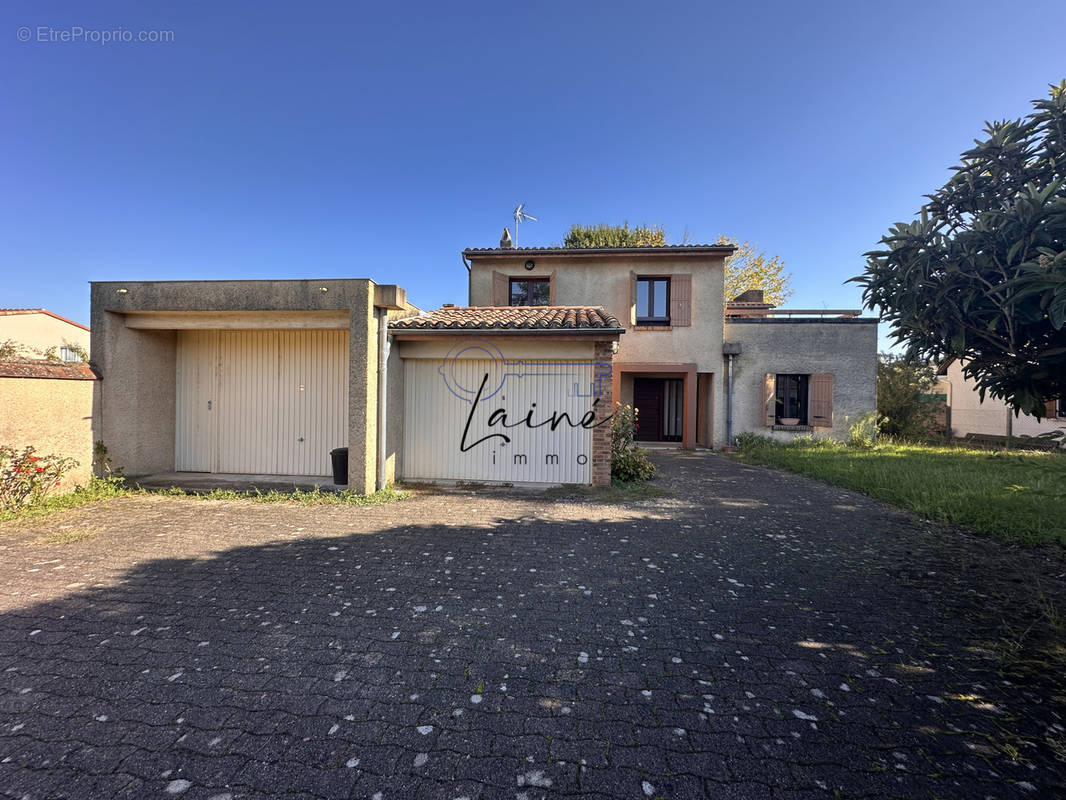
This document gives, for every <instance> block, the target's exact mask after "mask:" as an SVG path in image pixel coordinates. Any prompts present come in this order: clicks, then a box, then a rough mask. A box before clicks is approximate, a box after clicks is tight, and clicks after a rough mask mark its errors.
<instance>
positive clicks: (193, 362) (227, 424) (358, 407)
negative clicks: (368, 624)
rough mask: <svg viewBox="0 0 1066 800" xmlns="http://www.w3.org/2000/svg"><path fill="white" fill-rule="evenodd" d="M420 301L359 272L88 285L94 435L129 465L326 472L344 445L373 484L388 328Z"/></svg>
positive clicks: (384, 466) (380, 459)
mask: <svg viewBox="0 0 1066 800" xmlns="http://www.w3.org/2000/svg"><path fill="white" fill-rule="evenodd" d="M417 311H418V309H416V308H415V307H414V306H411V305H409V304H408V303H407V301H406V296H405V293H404V291H403V290H402V289H400V288H399V287H397V286H393V285H378V284H375V283H374V282H373V281H371V280H366V279H351V280H317V281H313V280H306V281H174V282H106V283H105V282H98V283H93V284H92V321H91V326H90V327H91V330H92V352H93V363H94V366H95V368H96V370H97V373H98V374H99V376H100V378H101V380H100V381H99V382H98V383H97V384H96V396H95V398H94V404H93V431H94V438H95V439H96V440H98V441H102V442H103V443H104V445H105V447H106V448H107V450H108V456H109V457H110V458H111V461H112V463H113V464H114V465H115V466H116V467H119V468H121V469H122V470H123V471H124V472H125V474H126V475H128V476H143V475H150V474H158V473H169V472H173V471H176V470H182V471H195V472H205V473H249V474H272V475H287V476H301V475H304V476H323V475H327V474H329V473H330V461H329V452H330V450H332V449H334V448H338V447H347V448H348V449H349V460H348V485H349V487H350V488H351V489H353V490H355V491H359V492H372V491H374V490H375V488H377V487H380V486H383V485H384V484H385V483H387V482H389V481H391V480H392V479H393V477H394V476H395V471H396V457H395V452H396V450H395V443H394V446H393V448H391V449H390V448H389V446H388V443H387V442H385V441H383V439H382V438H379V436H378V431H379V430H381V429H382V428H383V425H382V422H384V420H379V418H378V413H379V408H378V406H379V397H384V396H387V395H386V394H385V393H384V384H383V382H382V378H385V379H386V380H387V367H388V364H387V356H386V359H385V360H382V359H381V358H380V356H381V354H382V353H386V354H387V353H388V347H387V341H386V337H385V330H386V326H387V322H388V318H389V317H390V316H392V317H394V318H395V317H400V316H404V315H408V314H412V313H417ZM397 366H398V364H397ZM379 389H380V392H381V393H379Z"/></svg>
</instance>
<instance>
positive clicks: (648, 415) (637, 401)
mask: <svg viewBox="0 0 1066 800" xmlns="http://www.w3.org/2000/svg"><path fill="white" fill-rule="evenodd" d="M633 405H635V406H636V407H637V410H638V411H639V412H640V413H639V414H638V415H637V435H636V437H635V438H636V440H637V441H638V442H661V441H662V440H663V382H662V379H661V378H634V379H633Z"/></svg>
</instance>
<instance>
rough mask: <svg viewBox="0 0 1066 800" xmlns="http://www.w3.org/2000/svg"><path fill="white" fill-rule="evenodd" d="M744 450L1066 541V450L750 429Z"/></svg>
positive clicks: (925, 512)
mask: <svg viewBox="0 0 1066 800" xmlns="http://www.w3.org/2000/svg"><path fill="white" fill-rule="evenodd" d="M739 444H740V445H741V448H740V454H739V458H741V459H742V460H745V461H749V462H752V463H756V464H767V465H770V466H774V467H782V468H784V469H788V470H792V471H793V472H799V473H801V474H803V475H809V476H811V477H812V478H818V479H820V480H823V481H826V482H828V483H832V484H836V485H837V486H845V487H847V488H849V489H856V490H858V491H860V492H863V493H864V494H868V495H870V496H871V497H876V498H879V499H881V500H885V501H887V502H889V503H894V504H896V505H899V506H903V507H904V508H908V509H910V510H911V511H914V512H916V513H918V514H921V515H922V516H924V517H928V518H930V519H934V520H939V521H941V522H953V523H957V524H959V525H965V526H967V527H969V528H972V529H974V530H976V531H981V532H984V533H991V534H994V535H996V536H999V537H1001V538H1003V539H1007V540H1011V541H1018V542H1024V543H1026V544H1042V543H1048V542H1056V543H1058V544H1063V545H1066V454H1061V453H1039V452H1026V453H1022V452H1017V451H1011V452H1002V451H995V452H989V451H987V450H971V449H966V448H962V447H950V446H945V447H934V446H929V445H918V444H878V445H876V446H875V447H873V448H871V449H864V448H859V447H848V446H845V445H842V444H836V443H832V442H825V443H822V442H812V441H810V440H799V441H796V442H794V443H792V444H788V445H785V444H778V443H774V442H771V441H769V440H767V439H763V438H762V437H753V438H748V437H744V438H743V439H742V440H741V441H740V442H739Z"/></svg>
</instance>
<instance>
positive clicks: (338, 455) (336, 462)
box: [329, 447, 348, 486]
mask: <svg viewBox="0 0 1066 800" xmlns="http://www.w3.org/2000/svg"><path fill="white" fill-rule="evenodd" d="M329 457H330V458H332V459H333V482H334V483H336V484H340V485H342V486H347V485H348V448H347V447H338V448H337V449H335V450H330V451H329Z"/></svg>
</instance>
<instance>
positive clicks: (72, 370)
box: [0, 358, 96, 381]
mask: <svg viewBox="0 0 1066 800" xmlns="http://www.w3.org/2000/svg"><path fill="white" fill-rule="evenodd" d="M0 378H51V379H52V380H60V381H95V380H96V373H95V372H93V371H92V368H91V367H90V366H89V365H88V364H86V363H85V362H84V361H43V360H40V359H30V358H23V359H19V360H17V361H0Z"/></svg>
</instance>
